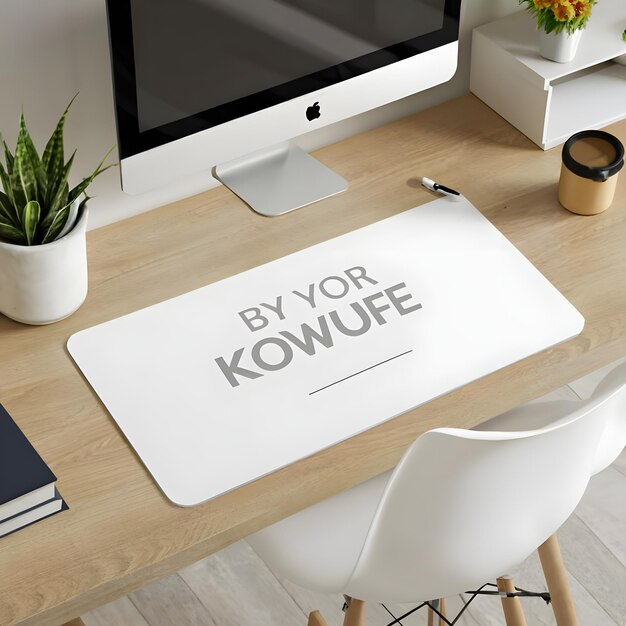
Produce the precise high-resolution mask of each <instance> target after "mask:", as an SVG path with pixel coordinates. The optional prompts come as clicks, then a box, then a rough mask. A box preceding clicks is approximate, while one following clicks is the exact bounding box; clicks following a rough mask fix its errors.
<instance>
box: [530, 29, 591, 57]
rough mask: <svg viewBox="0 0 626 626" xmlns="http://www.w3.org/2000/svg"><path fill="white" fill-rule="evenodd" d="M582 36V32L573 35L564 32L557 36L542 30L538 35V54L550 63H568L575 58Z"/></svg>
mask: <svg viewBox="0 0 626 626" xmlns="http://www.w3.org/2000/svg"><path fill="white" fill-rule="evenodd" d="M582 34H583V31H582V30H577V31H576V32H574V34H573V35H570V34H569V33H568V32H567V31H566V30H564V31H561V32H560V33H558V34H554V33H546V32H545V31H544V30H542V31H541V32H540V33H539V54H541V56H542V57H544V58H545V59H549V60H550V61H556V62H557V63H569V62H570V61H571V60H572V59H573V58H574V57H575V56H576V50H578V44H579V43H580V38H581V37H582Z"/></svg>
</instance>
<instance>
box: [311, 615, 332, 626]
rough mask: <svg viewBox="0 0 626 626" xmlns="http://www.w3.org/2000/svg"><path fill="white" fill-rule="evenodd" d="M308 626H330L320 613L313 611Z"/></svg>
mask: <svg viewBox="0 0 626 626" xmlns="http://www.w3.org/2000/svg"><path fill="white" fill-rule="evenodd" d="M307 626H328V624H326V620H325V619H324V618H323V617H322V614H321V613H320V612H319V611H311V613H310V614H309V621H308V622H307Z"/></svg>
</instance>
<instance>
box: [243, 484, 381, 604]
mask: <svg viewBox="0 0 626 626" xmlns="http://www.w3.org/2000/svg"><path fill="white" fill-rule="evenodd" d="M390 476H391V472H385V473H384V474H380V475H379V476H376V477H374V478H372V479H370V480H368V481H366V482H364V483H361V484H360V485H357V486H356V487H352V488H351V489H348V490H346V491H343V492H342V493H339V494H337V495H336V496H333V497H331V498H328V499H326V500H323V501H322V502H320V503H318V504H315V505H313V506H310V507H309V508H307V509H304V510H303V511H300V512H299V513H296V514H295V515H292V516H291V517H287V518H286V519H284V520H281V521H280V522H277V523H276V524H273V525H272V526H269V527H268V528H265V529H263V530H261V531H259V532H258V533H255V534H254V535H251V536H250V537H248V542H249V543H250V545H251V546H252V548H253V549H254V550H255V552H256V553H257V554H258V555H259V556H260V557H261V559H263V560H264V561H265V563H266V564H267V565H268V566H269V568H270V569H271V570H273V571H274V572H276V573H279V574H280V576H283V577H285V578H287V579H288V580H291V581H292V582H294V583H296V584H298V585H301V586H302V587H306V588H308V589H313V590H315V591H320V592H325V593H341V592H342V591H344V589H345V585H346V583H347V582H348V580H349V578H350V576H351V574H352V571H353V570H354V566H355V563H356V561H357V558H358V556H359V554H360V552H361V549H362V548H363V543H364V541H365V538H366V536H367V532H368V530H369V527H370V524H371V521H372V519H373V518H374V514H375V513H376V509H377V507H378V504H379V503H380V499H381V497H382V495H383V492H384V490H385V486H386V485H387V481H388V480H389V477H390Z"/></svg>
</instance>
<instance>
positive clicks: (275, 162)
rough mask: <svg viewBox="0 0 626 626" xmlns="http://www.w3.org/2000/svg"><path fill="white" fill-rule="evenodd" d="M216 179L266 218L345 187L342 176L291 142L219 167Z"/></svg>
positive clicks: (326, 196) (321, 198)
mask: <svg viewBox="0 0 626 626" xmlns="http://www.w3.org/2000/svg"><path fill="white" fill-rule="evenodd" d="M215 176H216V178H217V179H218V180H220V181H221V182H222V183H224V185H226V186H227V187H228V188H229V189H230V190H231V191H232V192H233V193H235V194H237V195H238V196H239V197H240V198H241V199H242V200H243V201H244V202H246V203H247V204H248V205H249V206H250V207H251V208H252V209H253V210H254V211H256V212H257V213H260V214H261V215H267V216H268V217H274V216H276V215H282V214H283V213H288V212H289V211H293V210H294V209H299V208H301V207H303V206H306V205H307V204H311V203H312V202H317V201H318V200H323V199H324V198H328V197H329V196H334V195H335V194H337V193H341V192H342V191H345V190H346V189H347V188H348V183H347V182H346V181H345V180H344V179H343V178H342V177H341V176H339V175H338V174H336V173H335V172H333V171H332V170H331V169H329V168H328V167H326V166H325V165H323V164H322V163H320V162H319V161H318V160H316V159H314V158H313V157H312V156H311V155H309V154H308V153H307V152H305V151H304V150H302V149H301V148H299V147H298V146H296V145H294V144H292V143H290V142H285V143H281V144H278V145H276V146H272V147H271V148H267V149H265V150H262V151H259V152H254V153H252V154H248V155H246V156H244V157H241V158H239V159H234V160H233V161H228V162H227V163H223V164H221V165H218V166H217V167H216V168H215Z"/></svg>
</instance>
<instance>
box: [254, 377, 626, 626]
mask: <svg viewBox="0 0 626 626" xmlns="http://www.w3.org/2000/svg"><path fill="white" fill-rule="evenodd" d="M625 382H626V366H624V367H621V368H618V370H614V371H613V372H611V373H610V374H609V375H608V376H607V378H606V379H605V380H604V381H602V383H601V384H600V385H599V386H598V389H597V391H596V393H594V395H593V397H592V398H591V399H590V400H588V401H585V402H576V403H567V404H564V403H557V404H558V406H557V405H552V406H550V407H543V408H541V409H540V408H538V407H537V406H536V405H534V406H533V408H532V411H530V413H529V412H528V411H527V407H526V408H524V409H523V410H522V409H520V410H518V411H517V412H510V413H509V414H506V415H508V417H507V418H506V419H505V418H504V417H502V418H501V419H500V421H499V422H498V421H497V420H498V418H496V419H494V420H492V421H491V422H489V424H491V425H492V426H493V425H497V427H498V428H499V429H500V430H499V431H497V432H492V431H485V430H472V431H467V430H460V429H446V428H444V429H437V430H432V431H429V432H426V433H424V434H423V435H421V436H420V437H419V438H418V439H417V440H416V441H415V442H414V443H413V444H412V445H411V447H410V448H409V449H408V450H407V452H406V453H405V455H404V456H403V458H402V460H401V461H400V463H399V464H398V466H397V467H396V468H395V469H394V470H393V471H392V472H387V473H386V474H383V475H380V476H377V477H376V478H373V479H371V480H369V481H367V482H365V483H363V484H361V485H358V486H356V487H354V488H352V489H349V490H347V491H345V492H343V493H340V494H338V495H336V496H334V497H332V498H329V499H327V500H325V501H323V502H320V503H319V504H316V505H314V506H312V507H309V508H308V509H305V510H303V511H301V512H299V513H297V514H295V515H293V516H291V517H289V518H287V519H285V520H282V521H280V522H278V523H276V524H274V525H272V526H270V527H268V528H266V529H264V530H262V531H260V532H258V533H256V534H254V535H252V536H251V537H249V542H250V544H251V545H252V547H253V548H254V549H255V550H256V552H257V553H258V554H259V555H260V557H261V558H262V559H263V560H264V561H265V562H266V563H267V564H268V565H269V567H270V569H272V570H273V571H274V572H275V573H276V574H278V575H280V576H283V577H285V578H287V579H289V580H291V581H293V582H295V583H297V584H299V585H301V586H303V587H307V588H310V589H314V590H317V591H321V592H328V593H344V594H346V597H347V601H348V602H347V604H348V608H347V610H346V614H345V621H344V625H345V626H361V625H362V624H364V621H363V620H364V602H365V601H372V602H402V603H404V602H419V601H425V600H430V599H433V598H445V597H449V596H452V595H455V594H458V593H461V592H465V591H467V590H470V589H475V588H478V587H480V586H482V585H483V584H484V583H486V582H488V581H490V580H493V579H495V578H498V579H499V580H498V585H499V587H500V589H505V590H511V589H512V582H511V581H510V579H505V578H503V576H504V575H505V574H507V573H509V572H511V571H512V570H513V569H514V568H515V567H516V566H518V565H519V564H520V563H521V562H522V561H524V560H525V559H526V558H527V557H528V556H529V555H530V554H531V553H532V552H533V551H534V550H536V549H539V551H540V557H541V560H542V566H543V568H544V572H545V573H546V579H547V581H548V587H549V590H550V593H551V595H552V602H553V606H554V609H555V616H556V618H557V624H558V625H559V626H573V625H574V624H575V623H576V617H575V613H574V611H573V607H572V605H571V599H570V598H569V589H568V587H567V581H566V579H565V576H564V570H563V566H562V562H561V560H560V552H559V550H558V543H557V542H556V539H555V538H553V536H554V533H555V532H556V531H557V530H558V528H559V527H560V526H561V525H562V524H563V522H565V520H566V519H567V518H568V517H569V516H570V514H571V513H572V512H573V510H574V509H575V507H576V506H577V504H578V502H579V501H580V499H581V497H582V495H583V493H584V491H585V488H586V486H587V483H588V481H589V478H590V476H591V475H592V474H593V473H594V472H597V471H599V469H601V468H603V467H606V465H608V464H610V463H611V462H612V460H613V459H614V458H615V457H616V456H617V455H618V454H619V451H620V450H621V448H623V447H624V445H625V444H626V418H625V416H626V387H625ZM525 411H526V412H525ZM538 413H539V414H541V415H542V418H541V421H542V424H543V425H542V427H538V425H537V424H534V425H533V426H532V428H534V430H528V429H527V428H523V426H524V423H522V424H518V422H517V420H518V419H520V420H521V421H522V422H526V421H527V420H529V419H530V417H529V416H530V415H535V416H536V415H537V414H538ZM512 415H513V417H511V416H512ZM520 416H522V417H520ZM524 416H525V417H524ZM513 423H515V424H518V427H520V428H523V431H515V432H504V431H506V430H507V429H508V428H509V427H510V426H511V424H513ZM502 603H503V607H504V610H505V618H506V621H507V624H508V625H509V626H519V625H525V621H524V617H523V613H522V611H521V606H520V604H519V599H518V598H506V599H503V602H502ZM324 624H325V622H324V620H323V618H322V616H321V615H320V614H319V613H318V612H317V611H314V612H313V613H311V615H310V616H309V625H310V626H324Z"/></svg>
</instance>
